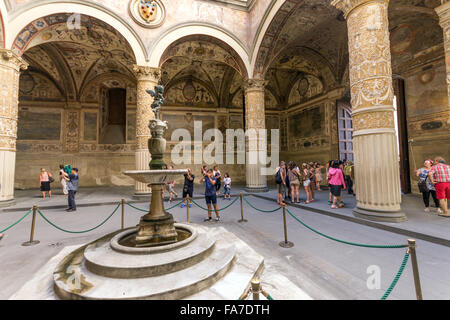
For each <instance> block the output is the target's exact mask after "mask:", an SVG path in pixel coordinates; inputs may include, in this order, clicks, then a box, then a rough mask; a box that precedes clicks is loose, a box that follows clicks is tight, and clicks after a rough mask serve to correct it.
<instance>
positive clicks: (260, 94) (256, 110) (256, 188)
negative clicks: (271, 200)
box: [244, 79, 269, 192]
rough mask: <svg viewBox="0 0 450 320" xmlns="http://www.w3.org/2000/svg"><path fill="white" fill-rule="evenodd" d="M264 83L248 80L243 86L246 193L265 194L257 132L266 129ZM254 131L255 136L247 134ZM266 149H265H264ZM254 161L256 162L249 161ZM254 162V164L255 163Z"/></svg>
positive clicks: (264, 177) (266, 189)
mask: <svg viewBox="0 0 450 320" xmlns="http://www.w3.org/2000/svg"><path fill="white" fill-rule="evenodd" d="M265 85H266V81H264V80H255V79H249V80H248V81H247V83H246V84H245V87H244V90H245V123H246V127H245V130H246V132H247V138H246V166H245V178H246V186H245V190H246V191H248V192H267V191H269V189H268V188H267V177H266V176H265V175H262V174H261V167H262V165H261V163H260V162H259V157H258V153H259V151H260V149H261V146H260V141H261V137H260V136H259V135H258V130H260V129H265V128H266V118H265V109H264V87H265ZM252 129H253V130H255V133H256V136H253V135H251V134H248V133H249V131H250V130H252ZM266 148H267V147H266ZM265 151H267V150H265ZM251 159H256V161H251ZM255 162H256V163H255Z"/></svg>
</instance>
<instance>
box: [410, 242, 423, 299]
mask: <svg viewBox="0 0 450 320" xmlns="http://www.w3.org/2000/svg"><path fill="white" fill-rule="evenodd" d="M408 245H409V254H410V256H411V265H412V269H413V275H414V286H415V287H416V297H417V300H423V299H422V288H421V286H420V277H419V266H418V264H417V255H416V240H413V239H408Z"/></svg>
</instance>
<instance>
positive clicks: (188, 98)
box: [165, 79, 217, 106]
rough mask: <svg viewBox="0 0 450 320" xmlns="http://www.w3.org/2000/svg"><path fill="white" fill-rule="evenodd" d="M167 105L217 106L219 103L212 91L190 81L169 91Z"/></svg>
mask: <svg viewBox="0 0 450 320" xmlns="http://www.w3.org/2000/svg"><path fill="white" fill-rule="evenodd" d="M165 104H166V105H171V104H173V105H186V106H193V105H203V106H217V101H215V99H214V94H213V93H212V92H211V90H209V89H208V88H207V87H205V86H204V85H203V84H201V83H199V82H197V81H195V80H192V79H188V80H187V81H183V82H180V83H178V84H176V85H173V86H171V87H170V88H169V89H168V90H167V92H166V100H165Z"/></svg>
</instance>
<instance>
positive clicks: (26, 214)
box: [0, 209, 33, 233]
mask: <svg viewBox="0 0 450 320" xmlns="http://www.w3.org/2000/svg"><path fill="white" fill-rule="evenodd" d="M31 211H33V209H30V210H29V211H28V212H27V213H25V215H24V216H23V217H22V218H20V219H19V220H17V221H16V222H14V223H13V224H12V225H10V226H9V227H8V228H6V229H3V230H1V231H0V233H3V232H5V231H8V230H9V229H11V228H12V227H14V226H15V225H16V224H18V223H19V222H20V221H22V220H23V219H25V217H26V216H28V215H29V214H30V212H31Z"/></svg>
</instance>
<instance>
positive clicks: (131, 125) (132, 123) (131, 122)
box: [127, 112, 136, 141]
mask: <svg viewBox="0 0 450 320" xmlns="http://www.w3.org/2000/svg"><path fill="white" fill-rule="evenodd" d="M135 140H136V113H134V112H128V113H127V141H135Z"/></svg>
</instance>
